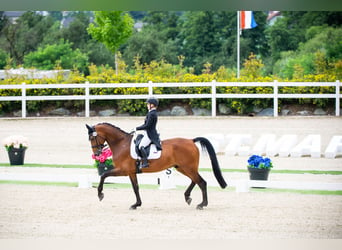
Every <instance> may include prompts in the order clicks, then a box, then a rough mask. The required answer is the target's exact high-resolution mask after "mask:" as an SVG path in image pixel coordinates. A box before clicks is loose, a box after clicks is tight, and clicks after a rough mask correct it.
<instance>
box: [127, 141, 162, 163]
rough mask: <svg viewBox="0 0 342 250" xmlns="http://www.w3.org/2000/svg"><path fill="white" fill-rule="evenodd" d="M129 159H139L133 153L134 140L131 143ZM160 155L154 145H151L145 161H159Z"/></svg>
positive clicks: (159, 151)
mask: <svg viewBox="0 0 342 250" xmlns="http://www.w3.org/2000/svg"><path fill="white" fill-rule="evenodd" d="M130 151H131V157H132V158H133V159H140V156H138V155H137V153H136V152H135V143H134V139H132V141H131V149H130ZM160 155H161V150H157V147H156V145H154V144H151V146H150V153H149V155H148V156H147V159H149V160H153V159H159V158H160Z"/></svg>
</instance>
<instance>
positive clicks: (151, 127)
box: [136, 109, 162, 150]
mask: <svg viewBox="0 0 342 250" xmlns="http://www.w3.org/2000/svg"><path fill="white" fill-rule="evenodd" d="M157 121H158V114H157V110H155V109H152V110H150V111H149V112H148V113H147V115H146V118H145V123H144V124H143V125H141V126H139V127H137V128H136V130H146V132H147V135H148V137H149V138H150V140H151V141H152V143H153V144H155V145H156V147H157V149H158V150H161V149H162V148H161V144H160V139H159V134H158V133H157V129H156V126H157Z"/></svg>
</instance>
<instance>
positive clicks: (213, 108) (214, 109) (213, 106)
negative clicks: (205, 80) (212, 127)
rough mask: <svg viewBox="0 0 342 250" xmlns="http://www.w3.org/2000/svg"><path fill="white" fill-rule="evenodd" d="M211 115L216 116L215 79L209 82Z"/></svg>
mask: <svg viewBox="0 0 342 250" xmlns="http://www.w3.org/2000/svg"><path fill="white" fill-rule="evenodd" d="M211 83H212V84H211V116H212V117H215V116H216V80H212V82H211Z"/></svg>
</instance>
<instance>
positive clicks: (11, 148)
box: [3, 135, 28, 165]
mask: <svg viewBox="0 0 342 250" xmlns="http://www.w3.org/2000/svg"><path fill="white" fill-rule="evenodd" d="M3 144H4V146H5V148H6V150H7V152H8V157H9V160H10V164H11V165H24V158H25V151H26V149H27V147H28V140H27V138H26V137H24V136H22V135H13V136H9V137H6V138H5V139H4V140H3Z"/></svg>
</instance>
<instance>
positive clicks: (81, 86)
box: [0, 80, 341, 118]
mask: <svg viewBox="0 0 342 250" xmlns="http://www.w3.org/2000/svg"><path fill="white" fill-rule="evenodd" d="M247 86H249V87H254V86H258V87H271V88H273V93H270V94H257V93H252V94H234V93H231V94H222V93H217V90H216V88H217V87H247ZM289 86H297V87H300V86H307V87H321V86H326V87H335V93H334V94H320V93H312V94H295V93H292V94H281V93H279V89H278V88H279V87H289ZM161 87H168V88H179V87H210V88H211V91H210V92H211V93H207V94H155V93H154V92H153V88H161ZM57 88H60V89H84V90H85V94H84V95H55V96H31V95H30V96H28V95H26V90H27V89H57ZM94 88H148V94H142V95H139V94H135V95H90V89H94ZM340 88H341V83H340V81H339V80H337V81H336V82H278V81H277V80H275V81H273V82H216V81H215V80H213V81H212V82H199V83H186V82H182V83H154V82H152V81H149V82H148V83H89V82H85V83H70V84H26V83H25V82H23V83H22V84H13V85H12V84H11V85H0V89H20V90H21V96H0V101H21V104H22V110H21V111H22V117H23V118H25V117H26V102H27V101H44V100H84V101H85V117H89V116H90V100H119V99H147V98H148V97H149V96H152V95H153V96H155V97H156V98H158V99H190V98H209V99H211V116H212V117H216V99H217V98H271V99H273V116H274V117H277V116H278V100H279V99H281V98H333V99H335V116H340V98H341V94H340Z"/></svg>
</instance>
